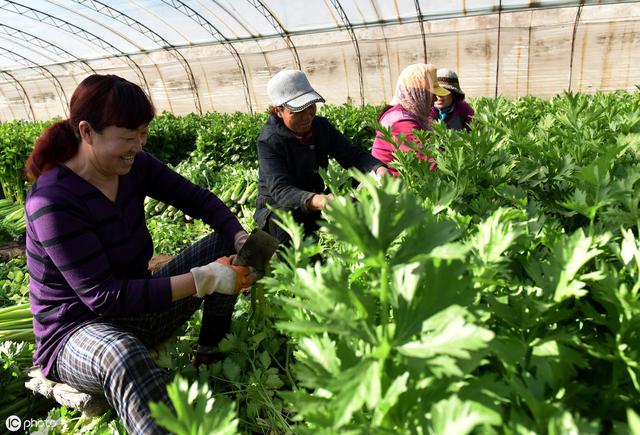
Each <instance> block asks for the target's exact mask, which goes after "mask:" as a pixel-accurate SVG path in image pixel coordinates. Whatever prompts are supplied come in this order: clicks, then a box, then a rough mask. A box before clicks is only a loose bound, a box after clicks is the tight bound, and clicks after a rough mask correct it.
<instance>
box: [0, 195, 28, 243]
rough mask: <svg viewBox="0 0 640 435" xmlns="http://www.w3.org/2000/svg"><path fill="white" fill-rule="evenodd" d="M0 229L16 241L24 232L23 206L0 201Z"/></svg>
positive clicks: (5, 200) (4, 200)
mask: <svg viewBox="0 0 640 435" xmlns="http://www.w3.org/2000/svg"><path fill="white" fill-rule="evenodd" d="M0 229H2V230H4V231H5V232H6V233H7V234H9V235H10V236H11V237H12V238H14V239H17V238H18V237H19V236H21V235H23V234H24V232H25V223H24V206H23V205H22V204H20V203H19V202H13V201H12V200H10V199H7V198H2V199H0Z"/></svg>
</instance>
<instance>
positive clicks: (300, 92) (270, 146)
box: [254, 70, 388, 243]
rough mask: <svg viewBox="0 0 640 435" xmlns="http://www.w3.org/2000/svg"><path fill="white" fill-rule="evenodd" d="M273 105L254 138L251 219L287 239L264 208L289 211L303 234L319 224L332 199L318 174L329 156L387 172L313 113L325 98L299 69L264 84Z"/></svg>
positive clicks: (345, 163)
mask: <svg viewBox="0 0 640 435" xmlns="http://www.w3.org/2000/svg"><path fill="white" fill-rule="evenodd" d="M267 92H268V94H269V97H270V98H271V102H272V103H273V105H272V106H271V107H270V108H269V114H270V116H269V118H268V119H267V122H266V123H265V125H264V126H263V127H262V130H261V131H260V135H259V137H258V160H259V175H258V199H257V200H256V211H255V213H254V219H255V221H256V223H257V225H258V227H259V228H262V229H264V230H265V231H267V232H268V233H270V234H271V235H273V236H275V237H277V238H278V239H280V241H281V242H282V243H288V241H289V235H288V234H287V233H286V232H285V231H284V230H283V229H282V228H280V227H279V226H278V225H277V224H276V223H275V222H274V219H276V216H275V215H274V214H273V213H272V212H271V210H269V208H267V204H269V205H270V206H271V207H273V208H276V209H279V210H283V211H290V212H291V213H292V215H293V218H294V219H295V221H296V222H298V223H300V224H302V225H303V226H304V230H305V234H312V233H314V232H315V231H316V230H317V229H318V228H319V226H318V223H317V221H318V219H320V211H321V210H322V209H324V208H325V207H326V206H327V201H328V200H330V199H332V198H333V196H332V195H331V194H330V193H327V192H325V185H324V181H323V180H322V177H320V174H319V173H318V169H319V168H326V167H327V165H328V164H329V158H330V157H331V158H334V159H335V160H336V161H337V162H338V163H339V164H340V165H341V166H342V167H343V168H356V169H359V170H360V171H362V172H364V173H367V172H372V171H373V172H374V173H375V174H376V175H378V176H380V175H383V174H387V173H388V171H387V168H386V167H385V166H384V165H383V164H382V163H380V161H378V160H377V159H375V158H374V157H373V156H371V154H369V153H368V152H367V151H365V150H362V149H360V148H358V147H357V146H355V145H353V144H351V143H350V142H349V141H348V140H347V139H346V138H345V137H344V136H343V135H342V134H341V133H340V132H339V131H338V130H336V129H335V127H333V126H332V125H331V124H330V123H329V121H328V120H327V119H326V118H324V117H322V116H316V103H318V102H322V103H324V98H322V97H321V96H320V94H318V93H317V92H316V91H315V90H314V89H313V88H312V87H311V84H310V83H309V80H308V79H307V76H306V75H305V74H304V73H303V72H302V71H298V70H283V71H280V72H279V73H277V74H276V75H274V76H273V77H272V78H271V80H269V83H268V85H267Z"/></svg>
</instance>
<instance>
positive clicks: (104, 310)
mask: <svg viewBox="0 0 640 435" xmlns="http://www.w3.org/2000/svg"><path fill="white" fill-rule="evenodd" d="M146 196H149V197H152V198H156V199H158V200H160V201H162V202H165V203H168V204H171V205H173V206H175V207H176V208H178V209H180V210H182V211H184V212H185V213H186V214H188V215H190V216H193V217H195V218H199V219H202V220H203V221H204V222H206V223H207V224H209V225H210V226H211V227H212V228H213V229H215V230H216V231H218V232H220V233H222V234H224V235H225V236H226V237H228V238H229V239H230V240H233V236H234V235H235V234H236V233H237V232H238V231H241V230H242V226H241V225H240V223H239V222H238V220H237V219H236V217H235V216H234V215H233V214H232V213H231V211H230V210H229V209H228V208H227V206H226V205H225V204H224V203H223V202H222V201H221V200H220V199H219V198H218V197H217V196H215V195H214V194H212V193H211V192H209V191H208V190H206V189H203V188H201V187H199V186H197V185H195V184H193V183H191V182H189V181H188V180H187V179H186V178H184V177H182V176H180V175H179V174H177V173H176V172H174V171H173V170H172V169H170V168H169V167H168V166H167V165H165V164H164V163H162V162H161V161H159V160H157V159H156V158H155V157H153V156H152V155H150V154H147V153H145V152H140V153H138V155H137V156H136V158H135V162H134V164H133V167H132V169H131V171H130V172H129V173H128V174H126V175H123V176H120V180H119V186H118V194H117V197H116V201H115V202H113V201H111V200H109V199H108V198H107V197H106V196H104V195H103V194H102V192H100V191H99V190H98V189H97V188H96V187H94V186H93V185H91V184H90V183H88V182H87V181H86V180H84V179H83V178H81V177H80V176H78V175H77V174H75V173H74V172H72V171H71V170H70V169H69V168H67V167H66V166H64V165H58V166H57V167H56V168H54V169H52V170H50V171H47V172H45V173H44V174H42V175H41V176H40V177H39V178H38V179H37V180H36V182H35V183H34V185H33V187H32V188H31V190H29V192H28V194H27V200H26V205H25V209H26V213H27V246H26V249H27V267H28V269H29V276H30V293H29V295H30V302H31V312H32V313H33V329H34V333H35V336H36V352H35V354H34V356H33V361H34V364H35V365H38V366H41V367H42V371H43V373H44V375H45V376H47V375H48V374H49V372H50V370H51V367H52V366H53V363H54V362H55V359H56V355H57V354H58V352H59V350H60V349H61V347H62V345H63V344H64V343H65V341H66V339H67V337H68V336H69V335H70V334H71V332H73V331H74V330H75V329H76V328H78V327H79V326H80V325H81V324H83V323H84V322H87V321H89V320H93V319H97V318H100V317H103V318H106V317H113V316H127V315H135V314H138V313H144V312H153V311H161V310H164V309H167V308H168V307H169V306H170V304H171V286H170V282H169V278H167V277H165V278H150V275H149V272H148V269H147V266H148V262H149V259H150V258H151V256H152V255H153V244H152V240H151V236H150V235H149V231H148V229H147V225H146V222H145V215H144V199H145V197H146Z"/></svg>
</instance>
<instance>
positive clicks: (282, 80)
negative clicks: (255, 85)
mask: <svg viewBox="0 0 640 435" xmlns="http://www.w3.org/2000/svg"><path fill="white" fill-rule="evenodd" d="M267 93H268V94H269V98H271V102H272V103H273V104H274V105H276V106H284V107H286V108H287V109H289V110H291V111H292V112H300V111H302V110H304V109H306V108H307V107H309V106H311V105H312V104H314V103H324V98H322V96H320V94H318V93H317V92H316V91H315V90H314V89H313V88H312V87H311V84H310V83H309V80H308V79H307V76H306V75H305V74H304V73H303V72H302V71H299V70H293V69H285V70H282V71H280V72H279V73H277V74H276V75H274V76H273V77H271V80H269V83H268V84H267Z"/></svg>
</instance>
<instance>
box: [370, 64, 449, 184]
mask: <svg viewBox="0 0 640 435" xmlns="http://www.w3.org/2000/svg"><path fill="white" fill-rule="evenodd" d="M436 71H437V70H436V67H435V66H434V65H431V64H424V63H416V64H413V65H409V66H408V67H406V68H405V69H404V70H402V72H401V73H400V76H399V77H398V83H397V85H396V92H395V95H394V96H393V98H392V99H391V102H390V105H388V106H386V107H385V108H384V109H383V110H382V113H381V114H380V116H379V117H378V121H379V122H380V124H382V125H383V126H384V127H390V128H391V133H392V134H393V137H394V139H396V140H397V139H398V136H399V135H400V134H401V133H404V134H405V135H406V137H405V142H403V143H402V144H400V147H399V149H400V150H401V151H413V148H411V147H410V146H407V145H406V144H405V143H406V142H412V143H414V144H417V145H418V146H422V144H419V143H417V140H416V137H415V136H414V135H413V133H412V132H413V130H428V129H429V128H430V127H431V119H430V117H429V114H430V113H431V108H432V106H433V98H434V97H433V96H434V95H437V96H446V95H449V91H448V90H446V89H444V88H442V87H441V86H440V85H439V84H438V80H437V75H436ZM382 137H383V134H382V133H381V132H380V131H377V132H376V138H375V140H374V142H373V148H372V149H371V154H373V156H374V157H375V158H377V159H378V160H380V161H381V162H383V163H385V164H386V165H387V166H388V167H389V171H390V172H391V173H392V174H393V175H398V172H397V171H396V169H395V168H394V167H393V165H392V164H390V163H391V162H392V161H393V160H395V158H394V156H393V153H394V152H395V151H397V150H398V147H397V145H396V144H391V143H389V142H387V141H385V140H383V139H382ZM418 156H419V157H420V158H421V159H424V160H426V156H425V155H424V154H422V153H420V152H418Z"/></svg>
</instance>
